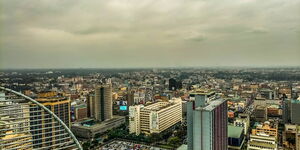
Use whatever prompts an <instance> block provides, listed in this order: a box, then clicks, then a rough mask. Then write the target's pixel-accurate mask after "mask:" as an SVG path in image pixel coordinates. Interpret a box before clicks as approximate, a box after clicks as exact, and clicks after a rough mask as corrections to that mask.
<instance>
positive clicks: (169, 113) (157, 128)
mask: <svg viewBox="0 0 300 150" xmlns="http://www.w3.org/2000/svg"><path fill="white" fill-rule="evenodd" d="M181 121H182V101H181V99H172V100H169V101H167V102H166V101H164V102H162V101H159V102H156V103H152V104H149V105H146V106H144V105H136V106H130V107H129V131H130V133H135V134H137V135H139V134H140V133H145V134H151V133H160V132H162V131H164V130H166V129H168V128H170V127H171V126H173V125H175V124H176V123H178V122H181Z"/></svg>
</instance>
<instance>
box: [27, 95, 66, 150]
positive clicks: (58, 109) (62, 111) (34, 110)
mask: <svg viewBox="0 0 300 150" xmlns="http://www.w3.org/2000/svg"><path fill="white" fill-rule="evenodd" d="M36 101H38V102H39V103H41V104H42V105H44V106H45V107H47V108H48V109H49V110H51V111H52V112H53V113H54V114H55V115H57V117H59V118H60V119H61V120H62V121H63V122H64V123H65V124H66V126H68V127H70V126H71V123H70V122H71V118H70V100H69V99H67V98H65V97H60V96H54V97H53V96H51V97H42V98H38V99H36ZM45 113H46V112H45V111H42V109H41V108H40V107H39V106H38V105H36V104H31V107H30V116H31V117H30V120H31V122H30V129H31V130H34V131H33V132H32V135H33V139H39V140H35V141H34V144H35V147H41V146H50V145H55V144H57V141H58V142H65V140H61V139H64V138H65V137H64V136H59V135H60V134H61V133H60V132H61V130H62V127H58V126H59V123H52V122H53V120H54V118H52V117H51V116H50V115H43V114H45ZM36 115H38V116H37V117H36ZM41 128H44V129H43V130H38V129H41ZM40 135H43V136H45V137H52V138H42V139H40V137H39V136H40ZM42 143H43V144H42ZM40 144H42V145H40Z"/></svg>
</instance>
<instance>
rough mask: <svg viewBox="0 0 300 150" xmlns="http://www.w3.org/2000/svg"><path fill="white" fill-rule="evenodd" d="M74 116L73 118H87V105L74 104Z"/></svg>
mask: <svg viewBox="0 0 300 150" xmlns="http://www.w3.org/2000/svg"><path fill="white" fill-rule="evenodd" d="M74 116H75V120H83V119H85V118H87V106H86V105H83V104H81V105H76V106H74Z"/></svg>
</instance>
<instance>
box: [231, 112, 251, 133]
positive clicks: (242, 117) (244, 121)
mask: <svg viewBox="0 0 300 150" xmlns="http://www.w3.org/2000/svg"><path fill="white" fill-rule="evenodd" d="M233 125H234V126H236V127H242V128H243V129H244V130H243V131H244V135H247V133H248V130H249V127H250V116H249V115H248V114H239V116H238V118H236V119H235V121H234V122H233Z"/></svg>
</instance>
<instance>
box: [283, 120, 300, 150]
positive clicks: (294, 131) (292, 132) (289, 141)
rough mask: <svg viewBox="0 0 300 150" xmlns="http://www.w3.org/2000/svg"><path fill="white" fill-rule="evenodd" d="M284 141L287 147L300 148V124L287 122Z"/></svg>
mask: <svg viewBox="0 0 300 150" xmlns="http://www.w3.org/2000/svg"><path fill="white" fill-rule="evenodd" d="M282 142H283V146H284V148H285V149H296V150H298V149H300V125H293V124H285V128H284V131H283V133H282Z"/></svg>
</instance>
